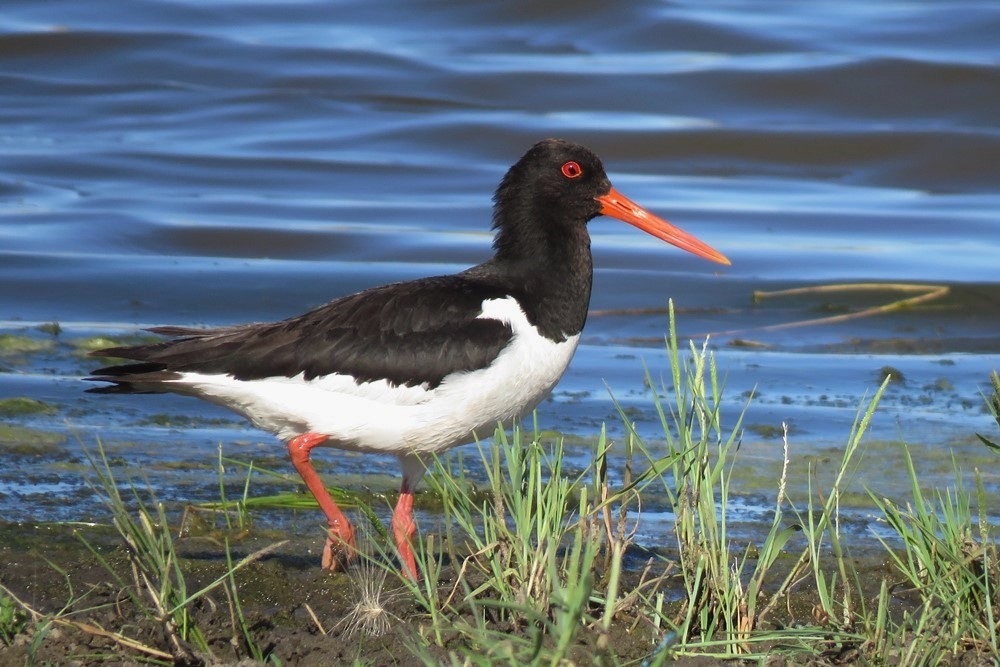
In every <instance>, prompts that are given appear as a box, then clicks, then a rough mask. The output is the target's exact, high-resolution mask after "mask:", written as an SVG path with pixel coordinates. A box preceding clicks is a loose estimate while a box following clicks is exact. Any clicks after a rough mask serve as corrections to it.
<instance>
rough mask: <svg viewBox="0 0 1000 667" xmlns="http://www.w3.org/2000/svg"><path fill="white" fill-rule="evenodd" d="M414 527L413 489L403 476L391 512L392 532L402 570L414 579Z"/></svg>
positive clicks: (415, 576)
mask: <svg viewBox="0 0 1000 667" xmlns="http://www.w3.org/2000/svg"><path fill="white" fill-rule="evenodd" d="M416 529H417V526H416V524H415V523H414V522H413V489H412V488H410V485H409V484H408V483H407V481H406V479H405V478H404V479H403V485H402V487H400V489H399V500H398V501H397V502H396V509H395V510H393V513H392V532H393V534H394V535H395V536H396V548H397V549H398V550H399V560H401V561H402V562H403V571H404V573H405V574H407V575H408V576H409V577H410V579H412V580H414V581H416V579H417V561H416V559H415V558H414V556H413V546H412V545H411V544H410V538H411V537H413V533H414V531H416Z"/></svg>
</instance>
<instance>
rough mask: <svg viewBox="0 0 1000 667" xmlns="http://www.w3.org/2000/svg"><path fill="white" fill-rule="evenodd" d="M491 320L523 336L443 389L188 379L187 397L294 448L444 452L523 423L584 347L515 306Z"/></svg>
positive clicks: (502, 303) (503, 302)
mask: <svg viewBox="0 0 1000 667" xmlns="http://www.w3.org/2000/svg"><path fill="white" fill-rule="evenodd" d="M479 317H481V318H488V319H495V320H500V321H502V322H506V323H508V324H509V325H510V327H511V329H512V331H513V333H514V335H513V338H512V339H511V341H510V343H509V344H508V345H507V346H506V347H505V348H504V349H503V351H502V352H501V353H500V355H499V356H498V357H497V358H496V359H495V360H494V361H493V363H492V364H490V366H488V367H486V368H484V369H480V370H476V371H470V372H461V373H452V374H451V375H448V376H446V377H445V378H444V380H443V381H442V382H441V384H439V385H438V386H437V387H434V388H433V389H428V388H426V387H423V386H417V387H400V386H391V385H390V384H389V383H388V382H386V381H384V380H378V381H375V382H364V383H360V384H358V383H356V382H355V381H354V379H353V378H352V377H350V376H347V375H327V376H322V377H317V378H314V379H312V380H308V381H307V380H304V379H303V376H302V375H298V376H296V377H293V378H284V377H282V378H268V379H260V380H246V381H244V380H237V379H235V378H233V377H232V376H228V375H207V374H199V373H185V374H183V376H182V377H181V378H180V379H178V380H174V381H172V382H171V383H172V384H173V383H176V384H177V385H179V386H177V388H176V389H175V390H176V391H178V393H184V394H192V395H195V396H199V397H201V398H204V399H206V400H209V401H212V402H214V403H218V404H219V405H222V406H225V407H227V408H229V409H231V410H235V411H236V412H238V413H240V414H242V415H244V416H246V417H247V418H248V419H250V421H251V422H253V424H254V425H255V426H257V427H258V428H261V429H263V430H266V431H270V432H271V433H274V434H276V435H277V436H278V437H279V438H282V439H284V440H287V439H290V438H292V437H295V436H296V435H300V434H302V433H306V432H314V433H323V434H326V435H329V436H330V440H329V442H328V444H329V445H331V446H334V447H340V448H342V449H353V450H357V451H375V452H387V453H396V454H405V453H411V452H412V453H422V452H438V451H442V450H444V449H448V448H450V447H454V446H455V445H460V444H463V443H466V442H471V441H472V440H475V439H477V438H478V439H483V438H489V437H491V436H492V434H493V431H494V429H495V428H496V426H497V423H498V422H502V423H508V422H510V420H512V419H514V418H516V417H521V416H523V415H525V414H527V413H529V412H530V411H531V410H533V409H534V408H535V406H537V405H538V403H539V402H541V400H542V399H543V398H545V396H547V395H548V393H549V392H550V391H551V390H552V388H553V387H554V386H555V385H556V383H557V382H558V381H559V378H561V377H562V374H563V372H564V371H565V370H566V367H567V366H568V365H569V362H570V359H572V357H573V353H574V352H575V351H576V346H577V343H578V342H579V340H580V336H579V334H577V335H575V336H571V337H569V338H567V339H566V340H565V341H563V342H561V343H556V342H553V341H551V340H549V339H547V338H545V337H544V336H541V335H540V334H539V333H538V331H537V330H536V329H535V327H533V326H532V325H531V324H530V323H529V322H528V319H527V317H526V316H525V314H524V312H523V311H522V310H521V308H520V307H519V306H518V304H517V302H516V301H515V300H514V299H513V298H510V297H508V298H505V299H492V300H488V301H484V302H483V312H482V314H480V315H479Z"/></svg>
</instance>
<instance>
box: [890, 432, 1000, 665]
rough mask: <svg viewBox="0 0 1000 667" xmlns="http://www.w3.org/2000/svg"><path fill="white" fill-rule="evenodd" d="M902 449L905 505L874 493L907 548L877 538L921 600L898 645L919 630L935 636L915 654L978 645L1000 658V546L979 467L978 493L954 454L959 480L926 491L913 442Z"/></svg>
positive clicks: (946, 653)
mask: <svg viewBox="0 0 1000 667" xmlns="http://www.w3.org/2000/svg"><path fill="white" fill-rule="evenodd" d="M901 449H902V452H903V458H904V461H905V463H906V471H907V474H908V475H909V479H910V482H911V487H910V492H911V497H910V499H909V501H908V502H907V503H906V505H905V507H904V506H903V505H901V504H900V503H898V502H894V501H892V500H890V499H888V498H883V497H880V496H878V495H877V494H875V493H871V497H872V500H873V502H874V503H875V504H876V505H877V506H878V508H879V509H880V510H881V512H882V514H883V516H884V517H885V519H886V522H887V523H888V524H889V526H890V527H891V528H892V529H893V531H894V532H895V533H896V535H897V536H898V537H899V538H900V540H901V541H902V544H903V549H902V551H901V552H900V551H898V550H897V549H895V548H894V547H893V546H891V545H890V544H889V543H888V542H887V541H886V540H885V539H884V538H881V537H879V540H880V541H881V542H882V544H883V545H884V546H885V548H886V554H887V555H888V557H889V559H890V560H891V562H892V563H893V564H894V566H895V568H896V570H897V571H898V572H899V573H900V574H901V575H902V577H903V580H904V582H905V584H904V585H905V586H907V587H908V588H910V590H912V591H914V592H916V593H917V595H918V596H919V600H920V604H919V605H918V607H917V609H916V610H915V611H914V612H908V613H907V616H906V618H904V621H903V622H902V623H900V624H898V625H897V626H896V627H895V628H894V629H893V630H894V633H893V634H894V635H895V639H896V641H895V642H894V643H895V644H896V646H895V647H894V648H896V649H902V647H904V646H906V645H907V644H909V643H911V642H912V641H914V640H916V639H917V635H916V631H917V629H918V628H919V629H920V635H922V636H923V637H934V638H935V641H933V642H926V640H924V643H925V648H924V650H923V651H922V652H920V653H919V654H917V655H919V657H920V659H921V660H925V659H928V658H929V657H930V656H932V655H936V656H939V657H941V658H944V657H957V656H961V654H962V653H963V652H964V651H966V650H969V649H971V648H975V649H976V650H978V651H979V652H983V653H986V654H988V655H990V656H991V657H992V658H993V660H996V661H1000V642H998V633H1000V548H998V545H997V543H996V541H995V540H994V539H992V537H991V525H990V521H989V519H988V517H987V515H986V508H987V507H988V503H987V501H986V494H985V490H984V488H983V480H982V476H981V474H980V471H979V470H976V471H975V492H974V493H970V492H969V491H967V490H966V487H965V482H964V480H963V478H962V471H961V467H960V465H959V463H958V461H957V460H955V461H954V462H953V465H954V469H955V485H954V486H953V487H951V488H949V489H946V490H939V491H936V492H935V493H933V494H931V495H930V496H928V494H925V493H924V492H923V490H922V489H921V486H920V480H919V479H918V478H917V474H916V470H915V468H914V466H913V458H912V456H911V454H910V450H909V448H908V447H906V446H905V445H904V446H902V447H901ZM882 644H883V646H879V647H878V648H879V649H880V652H883V653H884V652H885V648H884V647H885V645H888V641H887V640H883V642H882ZM917 655H911V657H914V658H915V657H917Z"/></svg>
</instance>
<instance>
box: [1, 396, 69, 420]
mask: <svg viewBox="0 0 1000 667" xmlns="http://www.w3.org/2000/svg"><path fill="white" fill-rule="evenodd" d="M58 411H59V410H58V409H57V408H56V407H55V406H53V405H49V404H48V403H45V402H44V401H39V400H36V399H34V398H28V397H26V396H15V397H14V398H4V399H0V417H23V416H26V415H52V414H55V413H56V412H58Z"/></svg>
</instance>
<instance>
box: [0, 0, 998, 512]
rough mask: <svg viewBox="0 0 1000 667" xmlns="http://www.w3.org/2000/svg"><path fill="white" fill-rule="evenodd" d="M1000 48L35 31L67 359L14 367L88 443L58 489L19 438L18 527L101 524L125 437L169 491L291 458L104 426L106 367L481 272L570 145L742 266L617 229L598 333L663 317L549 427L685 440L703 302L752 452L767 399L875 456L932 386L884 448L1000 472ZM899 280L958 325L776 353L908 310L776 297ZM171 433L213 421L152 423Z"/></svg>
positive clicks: (146, 406) (610, 232) (407, 15)
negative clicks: (545, 143) (990, 460)
mask: <svg viewBox="0 0 1000 667" xmlns="http://www.w3.org/2000/svg"><path fill="white" fill-rule="evenodd" d="M997 35H1000V6H998V5H997V4H996V3H994V2H954V1H948V2H943V1H942V2H912V3H908V2H897V3H871V2H857V1H853V2H852V1H838V2H810V3H800V2H780V1H772V2H716V3H702V2H694V1H691V2H670V3H667V2H654V1H643V2H635V3H626V4H622V3H618V4H615V3H607V2H594V1H590V0H584V1H582V2H576V3H570V4H567V3H562V2H554V1H548V2H530V3H528V2H488V3H475V4H469V3H466V4H456V3H447V2H427V1H421V2H408V3H391V2H357V1H345V2H334V3H330V2H295V3H284V2H268V1H264V0H262V1H260V2H252V1H251V2H211V3H204V2H194V1H191V2H181V1H178V2H162V1H149V2H128V3H122V2H109V1H106V0H96V1H94V2H88V3H80V2H45V3H40V2H34V1H31V0H24V1H11V2H6V3H5V4H4V9H3V11H2V12H0V334H5V333H9V334H24V335H28V336H31V337H33V338H36V339H38V340H40V341H44V342H46V344H51V347H50V348H49V349H47V350H45V351H42V352H38V353H33V354H3V355H2V356H0V398H5V397H12V396H29V397H33V398H37V399H40V400H44V401H47V402H49V403H51V404H52V405H54V406H55V407H56V408H57V412H55V413H54V414H48V415H41V416H34V417H18V418H6V419H4V418H3V417H0V419H3V420H4V422H5V423H7V422H9V425H12V426H17V427H28V428H34V429H41V430H45V431H48V432H53V433H57V434H62V435H65V436H67V439H66V440H65V441H64V442H63V443H61V444H60V445H58V447H57V449H56V453H54V454H53V453H51V452H50V453H49V454H46V455H39V456H34V457H33V456H30V455H25V454H24V453H23V452H21V453H19V451H20V450H18V449H17V447H16V445H18V444H22V443H19V442H17V441H18V440H19V439H21V440H24V439H29V438H28V436H24V435H23V434H22V435H17V434H15V435H7V436H5V437H6V438H7V439H6V441H2V442H0V515H2V516H4V517H5V518H12V519H35V520H42V519H46V518H51V517H53V516H56V515H58V516H60V517H61V518H65V517H66V516H67V515H69V516H72V517H73V518H79V517H80V516H83V515H86V514H88V513H90V512H96V511H98V510H99V508H97V507H95V506H94V503H93V501H92V499H90V498H89V496H88V495H87V493H86V491H85V489H83V490H81V491H80V493H79V494H78V495H79V497H78V498H77V500H76V501H74V502H72V503H68V504H66V505H64V506H63V507H62V508H61V509H59V510H57V509H56V508H53V507H52V506H51V504H50V503H46V502H41V501H42V500H44V499H45V498H46V497H48V496H47V494H50V493H52V489H53V488H62V487H58V486H56V487H53V486H46V485H50V484H67V483H68V484H73V483H75V482H74V481H73V477H72V475H71V474H69V473H66V472H64V471H63V468H60V467H59V466H60V465H61V464H64V463H65V462H67V461H70V462H73V461H76V462H79V461H80V460H81V454H80V449H79V448H80V443H81V442H83V443H85V444H86V443H91V444H92V443H93V442H94V440H95V439H96V438H97V437H100V438H101V439H102V440H103V441H105V442H106V443H108V444H109V446H117V447H118V450H117V451H118V453H119V454H120V455H121V456H122V457H123V458H125V459H126V460H127V461H129V462H132V463H136V464H143V465H153V464H156V465H162V466H167V465H168V464H170V463H171V462H179V461H185V460H193V461H204V462H205V463H206V465H209V464H210V463H211V461H212V460H214V456H215V450H216V446H217V445H218V443H219V442H225V443H227V446H231V447H233V448H236V449H237V450H238V451H243V452H244V453H247V455H251V454H252V453H253V452H261V453H263V452H267V454H268V455H271V456H275V457H278V456H280V455H281V453H282V447H281V446H280V445H279V444H278V443H276V442H274V441H273V440H271V439H270V438H269V436H267V435H265V434H262V433H258V432H256V431H253V430H252V429H250V428H249V427H246V426H245V425H243V424H241V423H240V422H238V421H235V420H232V421H230V416H229V415H228V414H227V413H225V412H223V411H220V410H218V409H216V408H214V407H212V406H207V405H203V404H200V403H198V402H195V401H192V400H186V399H180V398H176V397H102V396H93V395H84V394H82V393H81V390H82V387H81V385H82V383H81V382H79V379H78V378H79V377H80V376H81V375H82V374H84V373H85V372H86V371H87V370H88V368H90V367H91V362H89V361H88V360H86V359H84V358H83V357H82V356H81V354H80V353H79V352H78V351H77V349H76V348H75V347H74V345H73V342H74V341H76V340H78V339H81V338H84V337H87V336H93V335H122V334H126V333H134V332H135V331H137V330H138V329H139V328H141V327H143V326H151V325H157V324H178V325H202V324H204V325H220V324H229V323H237V322H246V321H262V320H269V319H276V318H284V317H287V316H290V315H293V314H296V313H298V312H301V311H302V310H304V309H307V308H309V307H312V306H315V305H318V304H320V303H323V302H325V301H327V300H328V299H330V298H332V297H335V296H339V295H343V294H348V293H351V292H354V291H357V290H359V289H362V288H365V287H369V286H372V285H376V284H382V283H385V282H390V281H396V280H405V279H409V278H415V277H419V276H424V275H432V274H437V273H445V272H452V271H456V270H459V269H461V268H464V267H466V266H468V265H471V264H474V263H478V262H480V261H482V260H483V259H485V258H486V257H487V256H488V255H489V252H490V247H489V244H490V235H489V220H490V195H491V194H492V191H493V189H494V188H495V187H496V184H497V183H498V181H499V179H500V177H501V176H502V175H503V173H504V171H505V169H506V168H507V166H508V165H509V164H511V163H512V162H513V161H514V160H516V159H517V158H518V157H519V156H520V155H521V154H522V153H523V152H524V150H525V149H526V148H527V147H528V146H530V145H531V144H532V143H534V142H535V141H537V140H538V139H541V138H544V137H547V136H560V137H563V138H567V139H572V140H575V141H579V142H581V143H584V144H586V145H588V146H590V147H591V148H593V149H594V150H595V151H596V152H598V153H599V154H600V155H601V156H602V157H603V159H604V162H605V166H606V168H607V171H608V173H609V175H610V176H611V179H612V181H613V182H614V183H615V185H616V186H617V187H618V188H619V189H620V190H621V191H623V192H624V193H626V194H627V195H628V196H630V197H631V198H632V199H634V200H636V201H638V202H640V203H642V204H644V205H645V206H647V207H648V208H650V209H652V210H654V211H656V212H657V213H659V214H662V215H663V216H664V217H666V218H667V219H669V220H671V221H673V222H674V223H676V224H678V225H680V226H681V227H683V228H685V229H687V230H689V231H691V232H692V233H694V234H696V235H697V236H699V237H700V238H702V239H703V240H705V241H706V242H708V243H710V244H711V245H713V246H714V247H716V248H718V249H719V250H721V251H722V252H724V253H725V254H726V255H727V256H729V257H730V259H732V261H733V265H732V267H725V268H720V267H718V266H717V265H713V264H710V263H708V262H705V261H703V260H700V259H698V258H696V257H694V256H691V255H686V254H683V253H681V252H679V251H677V250H676V249H673V248H671V247H668V246H665V245H663V244H662V243H660V242H658V241H657V240H655V239H653V238H651V237H647V236H645V235H643V234H641V233H640V232H638V231H636V230H635V229H633V228H631V227H628V226H625V225H621V224H618V223H617V222H615V221H611V220H609V219H597V220H595V221H594V222H593V223H592V224H591V232H592V235H593V248H594V257H595V264H596V267H597V269H596V273H595V291H594V298H593V302H592V307H593V308H594V309H595V310H597V311H617V310H621V309H625V310H628V311H629V312H619V313H617V314H616V313H610V314H608V313H599V314H596V315H595V316H593V317H592V318H591V321H590V322H589V324H588V328H587V330H586V331H585V333H584V339H583V344H582V346H581V349H580V351H579V352H578V354H577V357H576V359H575V360H574V363H573V365H572V366H571V368H570V370H569V372H568V373H567V375H566V377H565V379H564V381H563V382H562V384H560V386H559V387H558V388H557V390H556V392H555V393H554V395H553V399H552V400H551V401H549V402H547V403H545V404H543V405H542V407H541V408H540V415H539V418H540V421H541V423H542V425H543V426H546V427H550V428H554V429H558V430H561V431H565V432H568V433H572V434H576V435H583V436H592V435H594V434H595V433H596V432H597V430H598V429H599V428H600V425H601V423H603V422H607V423H608V425H609V429H610V430H611V431H612V434H613V435H615V434H619V435H620V432H621V431H620V427H619V426H618V424H617V417H616V415H615V412H614V409H613V406H612V403H611V400H610V398H609V396H608V392H607V389H606V384H607V387H610V389H611V390H612V391H613V392H614V394H615V396H616V397H618V398H620V399H621V400H623V401H624V402H625V403H626V405H628V406H631V407H632V408H633V409H634V410H635V413H634V414H635V415H636V416H637V418H638V420H639V423H640V427H641V428H644V429H647V430H648V431H649V432H650V437H651V438H652V439H655V428H656V426H655V425H656V422H657V420H656V418H655V413H654V411H653V410H652V408H651V407H650V404H649V396H648V392H647V391H645V390H644V388H643V374H644V364H645V365H646V366H649V367H650V369H651V371H652V372H653V374H654V375H656V376H659V375H666V374H667V371H666V365H665V357H664V354H663V351H662V345H661V343H660V341H661V340H662V337H663V335H664V333H665V331H666V317H665V315H664V314H663V313H662V312H648V310H647V309H662V308H663V307H664V306H665V304H666V302H667V299H668V298H673V299H674V301H675V303H676V305H677V307H678V309H679V311H680V313H679V316H678V317H679V328H680V330H681V333H682V335H685V336H695V337H698V338H699V339H700V337H701V336H702V335H704V334H709V333H714V334H715V335H714V336H713V337H712V341H713V346H714V347H715V348H716V350H717V355H718V359H719V366H720V368H721V369H722V370H723V371H725V372H726V373H727V374H728V379H727V396H729V397H730V399H731V400H730V403H729V404H728V406H727V409H728V410H729V414H730V415H731V416H732V419H733V420H735V417H736V416H737V415H738V414H739V411H740V410H741V409H742V402H743V400H744V399H743V398H742V396H743V395H744V394H745V393H747V392H749V391H751V390H753V389H754V388H755V387H756V388H757V391H758V394H759V398H758V399H757V400H755V401H754V402H753V403H752V404H751V406H750V408H749V412H748V416H747V422H748V423H750V424H755V425H763V426H775V425H777V424H780V422H781V421H782V420H789V421H791V422H792V423H793V424H794V425H795V427H796V429H795V431H794V440H795V443H796V445H797V446H798V447H800V448H801V450H802V451H805V452H815V451H819V450H820V449H821V448H823V447H830V446H832V445H834V444H835V443H843V442H844V441H845V440H846V436H847V432H848V431H849V428H850V425H851V423H852V421H853V419H854V416H855V412H856V407H857V405H858V403H859V402H860V401H861V399H862V397H863V396H864V395H865V393H866V392H869V393H870V392H871V391H872V390H873V388H874V387H875V386H876V385H877V382H878V379H879V374H880V369H882V368H883V367H886V366H891V367H893V368H896V369H898V370H900V371H902V372H903V374H904V375H905V376H906V380H907V381H906V383H905V384H903V385H899V386H896V387H894V388H893V389H892V390H891V391H890V394H889V396H888V397H887V399H886V401H885V403H884V405H883V409H882V410H881V411H880V413H879V416H878V419H877V420H876V423H875V432H874V434H873V436H874V437H878V438H892V439H895V438H902V439H905V440H907V441H909V442H911V443H913V444H914V446H915V447H923V448H925V450H926V451H928V452H930V451H935V452H937V451H941V450H942V449H943V448H951V450H952V451H955V452H956V453H957V455H958V457H959V459H960V460H961V459H963V458H969V460H978V458H976V457H978V456H979V454H980V451H981V448H980V447H979V446H978V445H977V444H976V441H975V438H974V435H973V434H974V433H975V432H980V433H983V434H985V435H990V434H991V433H992V434H993V435H997V427H996V424H995V423H994V422H993V421H992V420H991V419H990V417H989V416H988V415H987V414H986V412H985V410H984V408H983V405H984V403H983V399H982V396H981V395H980V392H982V391H985V387H986V384H987V377H988V373H989V371H990V369H991V368H996V367H998V366H1000V335H998V331H1000V268H998V267H1000V260H998V257H1000V122H998V119H1000V41H998V40H997ZM868 281H877V282H887V283H908V284H910V283H918V284H934V285H937V284H941V285H947V286H948V287H949V288H950V293H949V295H948V296H946V297H945V298H943V299H939V300H936V301H933V302H929V303H927V304H923V305H921V306H919V307H914V308H911V309H909V310H905V311H899V312H893V313H888V314H883V315H878V316H872V317H867V318H863V319H857V320H852V321H849V322H845V323H839V324H828V325H819V326H812V327H806V328H790V329H779V330H765V329H762V327H765V326H770V325H774V324H780V323H787V322H795V321H799V320H804V319H811V318H815V317H819V316H822V315H824V314H837V313H840V312H843V310H844V309H847V310H848V311H851V310H857V309H859V308H860V307H862V306H863V305H879V304H880V303H883V304H884V303H889V302H891V301H893V300H895V299H897V298H902V296H901V295H899V294H897V293H895V292H892V291H891V290H887V291H886V292H885V293H883V294H878V295H872V296H866V297H861V296H859V295H857V294H853V293H850V294H843V295H815V296H811V297H795V298H784V299H769V300H765V301H762V302H760V303H759V304H756V305H755V304H754V301H753V293H754V292H755V291H757V290H776V289H786V288H793V287H804V286H818V285H826V284H836V283H854V282H868ZM49 322H58V323H59V325H60V327H61V333H60V335H59V336H58V337H53V336H52V335H51V334H49V333H45V332H43V331H40V330H39V329H37V326H38V325H40V324H43V323H49ZM724 332H739V333H724ZM737 340H740V341H750V342H752V343H754V344H755V347H739V346H735V345H734V344H733V343H734V341H737ZM757 345H759V346H760V347H758V346H757ZM605 383H606V384H605ZM164 414H166V415H174V416H187V417H189V418H194V420H195V421H194V422H186V423H185V424H184V425H183V426H173V427H163V426H157V425H150V423H149V418H150V416H151V415H164ZM219 420H222V421H221V422H220V421H219ZM762 432H763V431H752V430H750V431H747V433H746V435H745V439H746V441H747V442H748V443H750V442H755V441H758V442H759V441H763V442H765V443H766V442H767V439H766V437H765V436H763V435H760V433H762ZM241 447H242V448H243V449H242V450H239V448H241ZM234 453H235V452H234ZM260 455H263V454H260ZM581 456H582V455H581ZM327 458H329V459H330V460H331V461H334V462H335V464H334V465H331V467H330V469H329V472H331V474H334V473H335V472H337V471H346V472H352V473H353V472H359V473H363V472H366V471H367V472H371V471H375V472H386V473H391V472H392V471H393V465H392V461H391V460H390V461H388V462H386V461H381V460H373V459H366V458H357V457H344V456H342V455H338V454H335V453H332V452H331V453H330V454H328V455H327ZM25 470H31V471H32V474H33V475H35V477H32V478H31V479H26V478H25V476H24V472H25ZM987 472H988V473H989V470H987ZM73 474H75V473H73ZM943 474H944V478H945V479H946V478H947V471H945V473H943ZM990 474H992V473H990ZM191 477H196V478H197V479H193V480H189V481H190V482H191V483H192V484H194V485H195V486H203V487H204V488H206V489H208V491H207V492H206V493H208V494H209V495H210V493H211V487H212V485H213V480H212V479H210V478H207V477H205V476H204V471H198V472H196V473H193V474H192V475H191ZM153 482H154V483H158V482H157V478H156V477H155V476H154V477H153ZM988 482H989V484H991V485H993V486H992V487H991V488H994V489H995V488H996V486H997V483H998V482H997V477H996V475H995V474H993V476H992V477H990V478H989V479H988ZM163 483H164V484H166V482H163ZM4 485H7V486H4ZM70 495H72V494H70ZM59 512H62V513H63V514H58V513H59Z"/></svg>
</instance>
